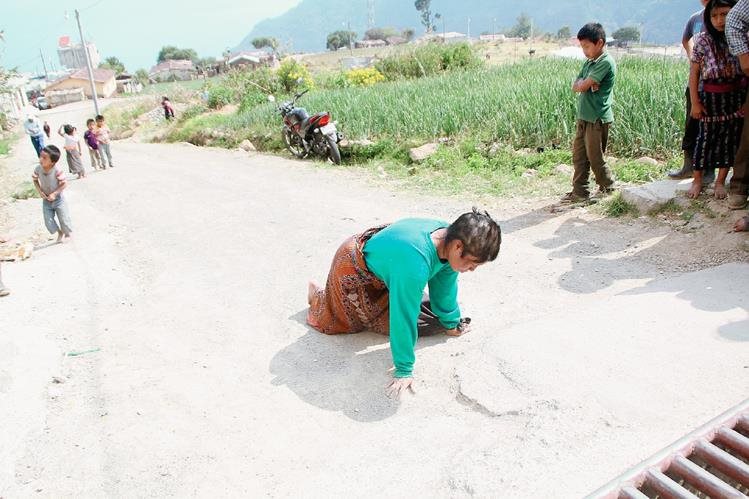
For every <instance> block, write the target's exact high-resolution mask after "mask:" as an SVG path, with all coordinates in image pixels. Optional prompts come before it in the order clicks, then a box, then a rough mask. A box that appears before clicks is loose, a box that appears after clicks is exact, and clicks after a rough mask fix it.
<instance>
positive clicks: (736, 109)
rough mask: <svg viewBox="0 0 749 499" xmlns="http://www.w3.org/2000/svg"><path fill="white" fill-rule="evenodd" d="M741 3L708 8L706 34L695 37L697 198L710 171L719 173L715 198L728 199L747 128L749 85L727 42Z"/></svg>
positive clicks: (713, 0) (729, 0)
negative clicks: (730, 175)
mask: <svg viewBox="0 0 749 499" xmlns="http://www.w3.org/2000/svg"><path fill="white" fill-rule="evenodd" d="M734 5H736V0H710V1H709V2H708V3H707V5H706V6H705V13H704V16H705V28H706V29H707V31H706V32H704V33H699V34H697V35H696V36H695V41H694V48H693V49H692V62H691V68H690V73H689V96H690V99H691V102H692V117H693V118H694V119H696V120H699V132H698V136H697V144H696V147H695V150H694V158H693V163H694V165H693V167H694V176H693V180H692V186H691V187H690V189H689V191H688V192H687V196H688V197H690V198H697V197H698V196H699V195H700V192H702V180H703V174H704V171H705V170H712V169H713V168H718V178H717V179H716V180H715V197H716V198H717V199H724V198H725V197H726V195H727V192H726V187H725V182H726V178H727V176H728V169H729V168H731V167H732V166H733V163H734V160H735V158H736V150H737V149H738V147H739V142H740V140H741V129H742V126H743V124H744V111H745V110H744V101H745V99H746V91H747V79H746V77H745V76H744V73H743V72H742V71H741V66H740V65H739V60H738V59H737V58H736V57H735V56H733V55H731V52H730V51H729V49H728V43H727V42H726V34H725V26H726V16H728V13H729V12H730V10H731V8H732V7H733V6H734Z"/></svg>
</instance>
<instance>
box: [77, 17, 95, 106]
mask: <svg viewBox="0 0 749 499" xmlns="http://www.w3.org/2000/svg"><path fill="white" fill-rule="evenodd" d="M75 20H76V22H77V23H78V33H79V34H80V35H81V45H83V50H84V52H83V54H84V55H85V56H86V67H87V68H88V81H89V83H90V84H91V97H93V99H94V111H96V115H97V116H98V115H100V114H101V113H100V112H99V100H98V99H97V97H96V83H94V68H93V67H91V54H89V53H88V45H86V40H85V39H84V38H83V28H81V16H80V14H79V13H78V9H76V10H75Z"/></svg>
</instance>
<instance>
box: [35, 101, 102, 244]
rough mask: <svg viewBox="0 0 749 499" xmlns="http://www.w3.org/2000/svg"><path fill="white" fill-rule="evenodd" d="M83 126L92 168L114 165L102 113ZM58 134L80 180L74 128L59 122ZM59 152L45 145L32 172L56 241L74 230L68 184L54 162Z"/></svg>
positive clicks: (80, 164) (82, 171)
mask: <svg viewBox="0 0 749 499" xmlns="http://www.w3.org/2000/svg"><path fill="white" fill-rule="evenodd" d="M86 128H87V130H86V132H85V133H84V134H83V137H84V140H85V142H86V146H87V147H88V152H89V155H90V157H91V166H92V167H93V168H94V169H95V170H99V169H101V170H104V169H106V168H107V167H109V168H111V167H113V166H114V165H113V164H112V151H111V148H110V141H111V138H110V133H111V132H110V130H109V127H108V126H107V124H106V122H105V119H104V116H102V115H98V116H97V117H96V119H95V120H94V119H89V120H87V122H86ZM57 133H58V134H59V135H60V136H61V137H62V138H63V139H64V140H65V144H64V146H63V148H64V150H65V157H66V159H67V162H68V169H69V171H70V173H73V174H75V175H77V177H78V178H79V179H80V178H83V177H85V176H86V169H85V167H84V166H83V160H82V158H81V142H80V138H79V137H78V134H77V131H76V128H75V127H74V126H72V125H69V124H68V125H62V126H61V127H60V128H59V130H58V131H57ZM61 155H62V153H61V151H60V149H59V148H58V147H57V146H54V145H48V146H45V147H44V148H42V150H41V151H40V154H39V165H37V167H36V168H35V169H34V173H33V174H32V175H31V178H32V179H33V181H34V187H35V188H36V190H37V192H39V195H40V196H41V198H42V210H43V213H44V225H45V226H46V227H47V230H48V231H49V233H50V234H57V242H63V240H64V239H65V238H68V237H70V236H71V235H72V233H73V229H72V226H71V223H70V212H69V210H68V205H67V203H66V201H65V197H64V196H63V191H64V190H65V188H66V187H67V181H66V178H65V172H64V171H63V170H62V168H61V167H60V166H59V165H58V164H57V163H58V161H59V160H60V157H61Z"/></svg>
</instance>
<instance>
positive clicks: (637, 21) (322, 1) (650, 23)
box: [236, 0, 700, 52]
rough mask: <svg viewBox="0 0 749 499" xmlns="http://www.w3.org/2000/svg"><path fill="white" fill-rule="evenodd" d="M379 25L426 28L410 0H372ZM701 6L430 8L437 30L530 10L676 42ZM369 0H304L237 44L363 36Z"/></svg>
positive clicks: (473, 2) (488, 23) (589, 1)
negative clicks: (272, 39) (630, 29)
mask: <svg viewBox="0 0 749 499" xmlns="http://www.w3.org/2000/svg"><path fill="white" fill-rule="evenodd" d="M374 5H375V16H374V18H375V26H380V27H385V26H392V27H396V28H413V29H414V30H415V32H416V33H417V34H420V33H423V31H424V28H423V26H421V24H420V17H419V13H418V12H417V11H416V8H415V7H414V2H413V1H412V0H374ZM699 8H700V2H698V1H697V0H541V1H539V2H536V3H533V4H531V3H526V2H517V1H513V0H461V1H459V2H457V1H454V0H433V1H432V8H431V10H432V12H439V13H440V14H442V19H441V20H439V21H437V28H438V31H441V30H442V29H443V21H444V29H445V30H447V31H459V32H462V33H466V32H467V30H468V24H469V21H468V19H469V18H470V30H471V35H472V36H476V35H478V34H480V33H482V32H492V31H493V30H494V29H496V30H497V31H500V30H501V29H505V28H509V27H511V26H513V25H514V24H515V22H516V20H517V17H518V16H519V15H520V14H521V13H527V14H528V15H530V16H531V17H532V19H533V22H534V25H535V26H537V27H538V28H539V29H540V30H542V31H545V32H550V33H556V32H557V30H558V29H559V28H561V27H562V26H569V27H570V28H571V30H572V33H573V34H574V33H576V32H577V29H578V28H579V27H580V26H582V25H583V24H585V23H586V22H589V21H597V22H600V23H601V24H603V25H604V27H605V28H606V31H607V33H608V34H610V33H612V32H613V31H614V30H616V29H618V28H621V27H624V26H640V27H641V29H642V37H643V41H646V42H649V43H658V44H673V43H678V42H680V40H681V32H682V30H683V29H684V24H686V21H687V19H688V18H689V16H690V15H691V14H692V13H693V12H695V11H696V10H698V9H699ZM367 17H368V10H367V0H302V2H301V3H299V4H298V5H297V6H296V7H294V8H292V9H290V10H289V11H287V12H286V13H285V14H283V15H281V16H278V17H275V18H272V19H266V20H264V21H261V22H259V23H257V24H256V25H255V27H254V28H253V29H252V31H251V32H250V33H249V34H248V35H247V36H246V37H245V38H244V39H243V40H242V42H241V43H240V44H239V45H238V46H237V47H236V48H237V49H247V48H251V46H252V44H251V40H252V39H253V38H256V37H259V36H273V37H276V38H277V39H278V40H280V41H281V43H282V44H283V45H284V46H285V48H286V49H287V50H290V51H294V52H317V51H322V50H325V43H326V40H327V35H328V33H330V32H333V31H337V30H341V29H348V26H351V30H352V31H356V32H357V33H358V34H359V38H361V37H362V35H363V33H364V31H365V30H366V29H367Z"/></svg>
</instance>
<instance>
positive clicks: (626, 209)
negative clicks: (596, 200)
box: [599, 192, 640, 218]
mask: <svg viewBox="0 0 749 499" xmlns="http://www.w3.org/2000/svg"><path fill="white" fill-rule="evenodd" d="M599 207H600V211H601V212H602V213H603V214H604V215H606V216H608V217H613V218H618V217H623V216H633V217H636V216H638V215H639V214H640V213H639V211H638V210H637V207H636V206H635V205H633V204H631V203H628V202H627V201H625V200H624V198H623V197H622V193H621V192H615V193H614V194H613V195H612V196H609V197H608V198H606V199H604V200H603V201H601V202H600V204H599Z"/></svg>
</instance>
